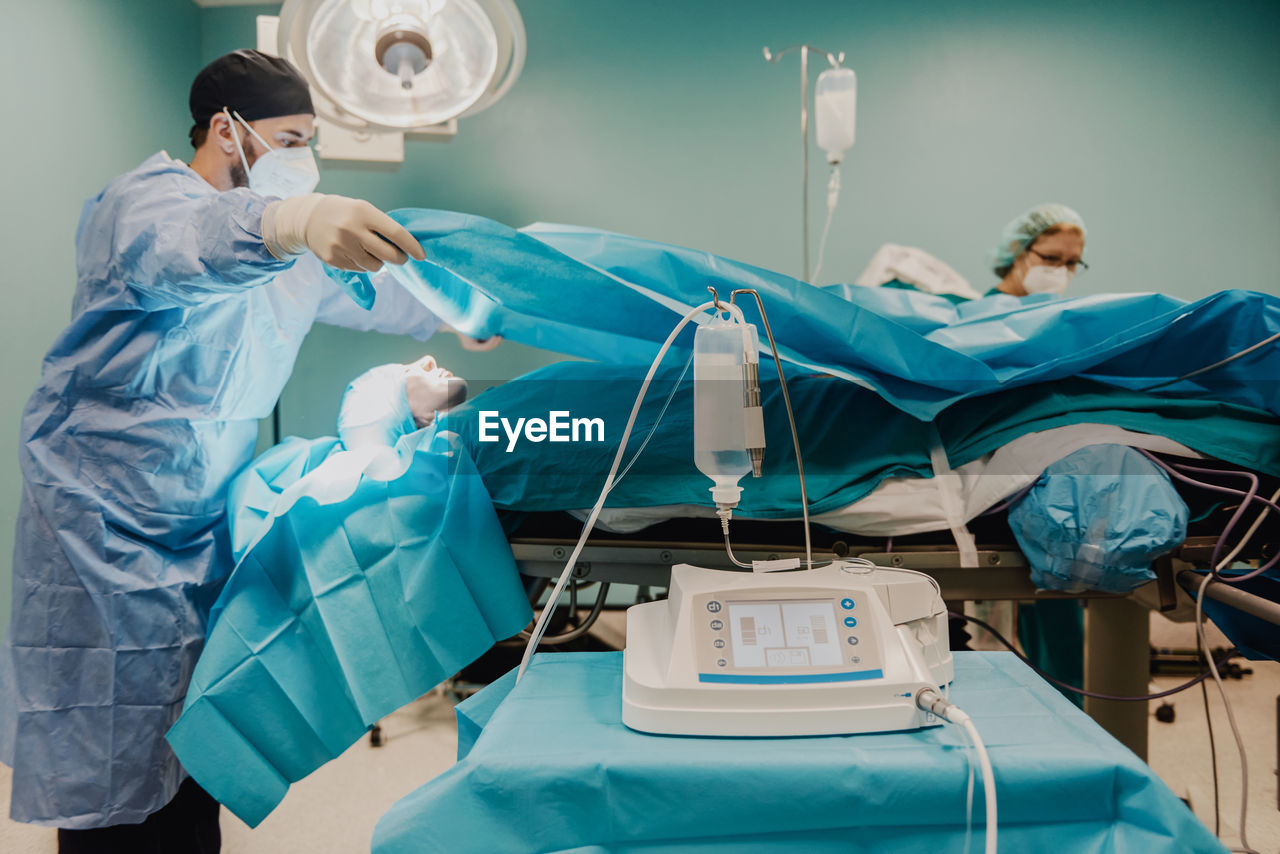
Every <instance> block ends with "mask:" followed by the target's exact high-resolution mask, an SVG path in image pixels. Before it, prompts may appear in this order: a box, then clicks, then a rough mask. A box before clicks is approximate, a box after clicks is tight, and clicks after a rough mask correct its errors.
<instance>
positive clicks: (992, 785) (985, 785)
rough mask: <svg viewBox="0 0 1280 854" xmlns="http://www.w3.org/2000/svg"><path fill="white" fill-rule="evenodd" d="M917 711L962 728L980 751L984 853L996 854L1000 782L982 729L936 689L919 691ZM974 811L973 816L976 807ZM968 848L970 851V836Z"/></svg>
mask: <svg viewBox="0 0 1280 854" xmlns="http://www.w3.org/2000/svg"><path fill="white" fill-rule="evenodd" d="M916 707H917V708H919V709H922V710H923V711H926V712H931V713H933V714H935V715H937V716H938V717H940V718H942V719H943V720H944V721H946V722H947V723H951V724H955V725H956V726H958V727H960V729H961V731H962V732H964V734H965V735H967V736H968V737H969V738H970V739H971V740H972V742H973V746H974V749H976V750H977V751H978V764H979V765H981V766H982V793H983V799H984V800H985V802H986V808H987V830H986V845H985V847H984V849H983V850H984V851H985V852H986V854H996V831H997V823H996V778H995V773H994V772H993V771H992V768H991V757H990V756H989V755H988V754H987V747H986V745H985V744H983V743H982V736H980V735H978V728H977V727H976V726H974V725H973V719H972V718H970V717H969V715H968V714H966V713H965V711H964V710H963V709H961V708H960V707H959V706H957V705H956V704H954V703H952V702H950V701H949V700H947V699H946V698H945V697H943V696H942V694H940V693H938V690H937V689H936V688H921V689H920V690H919V691H917V692H916ZM970 768H972V765H971V766H970ZM970 792H972V790H970ZM971 796H972V795H971ZM970 804H972V802H971V801H970ZM970 810H971V812H972V806H971V807H970ZM965 848H966V850H967V849H968V835H967V834H966V838H965Z"/></svg>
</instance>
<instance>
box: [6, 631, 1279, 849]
mask: <svg viewBox="0 0 1280 854" xmlns="http://www.w3.org/2000/svg"><path fill="white" fill-rule="evenodd" d="M607 630H608V631H610V633H611V634H614V635H615V637H616V636H617V635H618V634H620V633H619V630H618V627H617V626H611V627H608V629H607ZM1152 642H1153V643H1154V644H1156V645H1157V646H1167V647H1187V646H1193V645H1194V642H1195V641H1194V632H1193V630H1192V628H1191V626H1190V624H1174V623H1170V622H1169V621H1167V620H1165V619H1164V618H1163V617H1160V616H1158V615H1153V617H1152ZM1218 642H1220V641H1215V640H1214V639H1213V638H1212V637H1211V639H1210V643H1211V644H1213V643H1218ZM1248 666H1250V667H1252V668H1253V673H1252V675H1249V676H1246V677H1245V678H1244V679H1242V680H1228V682H1227V693H1228V696H1229V697H1230V698H1231V702H1232V706H1233V708H1234V709H1235V714H1236V719H1237V723H1238V724H1239V726H1240V730H1241V735H1242V737H1243V738H1244V740H1245V742H1246V746H1247V750H1248V762H1249V816H1248V830H1249V834H1248V835H1249V842H1250V843H1251V844H1252V845H1253V847H1254V848H1255V849H1256V850H1258V851H1259V852H1261V854H1276V852H1278V851H1280V811H1278V810H1277V793H1276V788H1277V777H1276V773H1277V772H1276V761H1277V753H1276V751H1277V746H1276V728H1277V723H1276V704H1277V697H1278V696H1280V663H1276V662H1252V663H1249V665H1248ZM1184 678H1185V677H1160V678H1157V679H1154V680H1153V681H1152V687H1153V688H1154V689H1157V690H1163V689H1165V688H1168V687H1172V686H1174V685H1176V684H1178V683H1179V682H1181V681H1183V679H1184ZM1209 699H1210V708H1211V710H1212V713H1213V721H1214V734H1215V736H1216V738H1217V745H1218V767H1219V784H1220V793H1221V801H1222V808H1221V833H1222V838H1223V840H1224V841H1226V842H1227V843H1228V844H1230V845H1234V844H1236V843H1237V842H1238V840H1239V815H1240V770H1239V769H1240V760H1239V755H1238V753H1237V751H1236V747H1235V743H1234V741H1233V739H1232V738H1231V735H1230V730H1229V727H1228V725H1227V722H1226V716H1225V714H1224V713H1223V710H1222V701H1221V699H1220V698H1219V697H1218V695H1217V691H1216V689H1214V688H1212V686H1211V688H1210V698H1209ZM1170 700H1171V702H1172V703H1173V706H1174V713H1175V719H1174V721H1173V722H1172V723H1161V722H1159V721H1157V720H1156V719H1155V717H1154V715H1153V716H1152V717H1151V718H1150V727H1151V729H1150V739H1151V741H1150V744H1151V746H1150V754H1151V755H1150V763H1151V767H1152V768H1153V769H1155V771H1156V773H1157V774H1159V775H1160V776H1161V777H1162V778H1163V779H1164V781H1165V782H1166V783H1167V784H1168V785H1169V786H1170V788H1172V789H1173V791H1174V792H1175V793H1176V794H1178V795H1179V796H1181V797H1183V798H1186V799H1188V800H1189V801H1190V802H1191V805H1192V808H1193V809H1194V810H1195V812H1196V814H1197V815H1198V816H1199V817H1200V818H1201V820H1202V821H1204V822H1205V823H1206V824H1208V825H1209V826H1210V827H1212V826H1213V821H1214V819H1213V783H1212V776H1211V774H1210V770H1209V768H1210V765H1209V748H1208V743H1207V739H1206V737H1205V734H1206V731H1205V721H1204V709H1203V705H1202V704H1203V700H1202V699H1201V694H1200V691H1199V689H1193V690H1191V691H1188V692H1186V693H1184V694H1179V695H1175V696H1174V697H1172V698H1170ZM1158 705H1159V703H1158V702H1153V703H1151V709H1152V711H1153V712H1154V710H1155V708H1156V706H1158ZM384 730H385V733H386V737H387V744H386V745H385V746H384V747H380V748H374V747H371V746H370V745H369V742H368V740H367V739H364V740H361V741H360V742H359V743H357V744H355V745H353V746H352V747H351V748H350V749H349V750H348V751H347V752H346V753H344V754H343V755H342V756H341V757H340V758H338V759H337V760H335V761H333V762H331V763H329V764H328V765H327V766H325V767H324V768H322V769H320V770H319V771H317V772H316V773H315V774H313V775H311V776H310V777H308V778H307V779H305V780H303V781H302V782H300V783H297V784H295V785H294V786H293V787H292V789H290V791H289V794H288V796H287V797H286V798H285V800H284V802H283V803H282V804H281V805H280V807H278V808H277V809H276V811H275V812H274V813H272V814H271V816H270V817H268V818H267V820H266V821H264V822H263V823H262V824H261V825H260V826H259V827H257V828H256V829H254V830H250V829H249V828H248V827H246V826H245V825H244V824H243V823H241V822H240V821H238V820H237V819H235V818H234V817H233V816H231V815H229V814H228V813H226V812H225V811H224V812H223V821H222V825H223V834H224V844H223V851H224V852H226V854H261V852H271V854H294V852H298V854H302V852H306V854H311V852H316V851H325V852H329V851H341V852H348V851H362V850H368V845H369V839H370V836H371V834H372V831H373V826H374V824H375V823H376V822H377V820H378V818H379V817H380V816H381V815H382V814H383V813H384V812H386V811H387V809H389V808H390V806H391V805H392V803H394V802H395V801H396V800H397V799H399V798H400V797H402V796H404V795H405V794H408V793H409V792H410V791H412V790H413V789H415V788H417V787H418V786H420V785H422V783H424V782H425V781H427V780H429V779H431V778H432V777H434V776H436V775H437V774H439V773H441V772H442V771H444V770H445V769H447V768H449V767H450V766H451V765H452V764H453V754H454V745H455V741H456V731H455V729H454V722H453V714H452V709H451V706H450V705H449V703H448V701H447V700H446V699H445V698H444V697H443V696H441V695H438V694H437V695H430V696H428V697H425V698H423V699H421V700H418V701H417V702H415V703H413V704H411V705H409V706H407V707H405V708H404V709H402V710H400V711H399V712H397V713H396V714H394V715H392V716H391V717H389V718H387V719H386V720H385V721H384ZM9 789H10V772H9V769H8V768H5V767H4V766H2V765H0V803H7V802H8V800H9ZM0 851H3V852H6V854H53V852H54V851H56V845H55V843H54V839H53V832H52V831H49V830H45V829H42V828H34V827H29V826H26V825H20V824H16V823H14V822H11V821H8V820H7V819H6V820H4V821H3V823H0Z"/></svg>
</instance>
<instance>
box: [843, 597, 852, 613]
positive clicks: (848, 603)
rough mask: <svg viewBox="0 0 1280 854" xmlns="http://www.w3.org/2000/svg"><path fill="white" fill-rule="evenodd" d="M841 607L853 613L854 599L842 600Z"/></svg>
mask: <svg viewBox="0 0 1280 854" xmlns="http://www.w3.org/2000/svg"><path fill="white" fill-rule="evenodd" d="M840 607H841V608H844V609H845V610H846V611H852V610H853V600H852V599H841V600H840Z"/></svg>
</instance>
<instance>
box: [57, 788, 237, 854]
mask: <svg viewBox="0 0 1280 854" xmlns="http://www.w3.org/2000/svg"><path fill="white" fill-rule="evenodd" d="M218 811H219V806H218V802H217V801H215V800H214V799H213V798H212V797H211V796H210V795H209V793H208V792H206V791H205V790H204V789H202V788H200V786H198V785H197V784H196V781H195V780H192V779H190V778H188V779H187V780H186V781H184V782H183V784H182V785H181V786H179V787H178V794H176V795H174V797H173V800H171V801H169V803H167V804H165V805H164V806H163V807H161V808H160V809H159V810H158V811H156V812H153V813H152V814H151V815H149V816H147V818H146V820H145V821H143V822H142V823H141V824H117V825H113V826H111V827H95V828H93V829H91V830H63V829H59V830H58V854H218V851H219V849H221V848H222V830H221V829H220V828H219V827H218Z"/></svg>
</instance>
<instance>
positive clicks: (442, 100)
mask: <svg viewBox="0 0 1280 854" xmlns="http://www.w3.org/2000/svg"><path fill="white" fill-rule="evenodd" d="M277 42H278V48H279V53H280V55H281V56H284V57H285V58H287V59H289V60H290V61H292V62H293V63H294V64H295V65H297V66H298V69H299V70H300V71H301V72H302V73H303V75H304V76H306V78H307V80H308V81H309V82H310V83H311V85H312V96H313V100H314V101H315V104H316V110H317V112H318V114H319V115H320V116H321V117H323V118H325V119H328V120H329V121H332V122H336V123H337V124H340V125H342V126H344V127H346V128H349V129H352V130H373V131H412V130H416V129H421V128H425V127H431V126H437V125H441V124H443V123H445V122H449V121H450V120H453V119H456V118H459V117H461V116H469V115H474V114H476V113H478V112H480V111H481V110H483V109H485V108H487V107H489V106H491V105H492V104H493V103H494V102H496V101H497V100H498V99H499V98H501V97H502V96H503V95H504V94H506V92H507V91H508V90H509V89H510V88H511V86H512V85H513V84H514V83H515V81H516V79H517V78H518V77H519V76H520V71H521V69H522V68H523V65H524V54H525V33H524V24H523V22H522V20H521V18H520V13H519V11H518V10H517V9H516V6H515V3H514V2H512V0H447V2H446V0H286V2H285V4H284V7H283V8H282V9H281V11H280V20H279V29H278V35H277Z"/></svg>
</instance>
